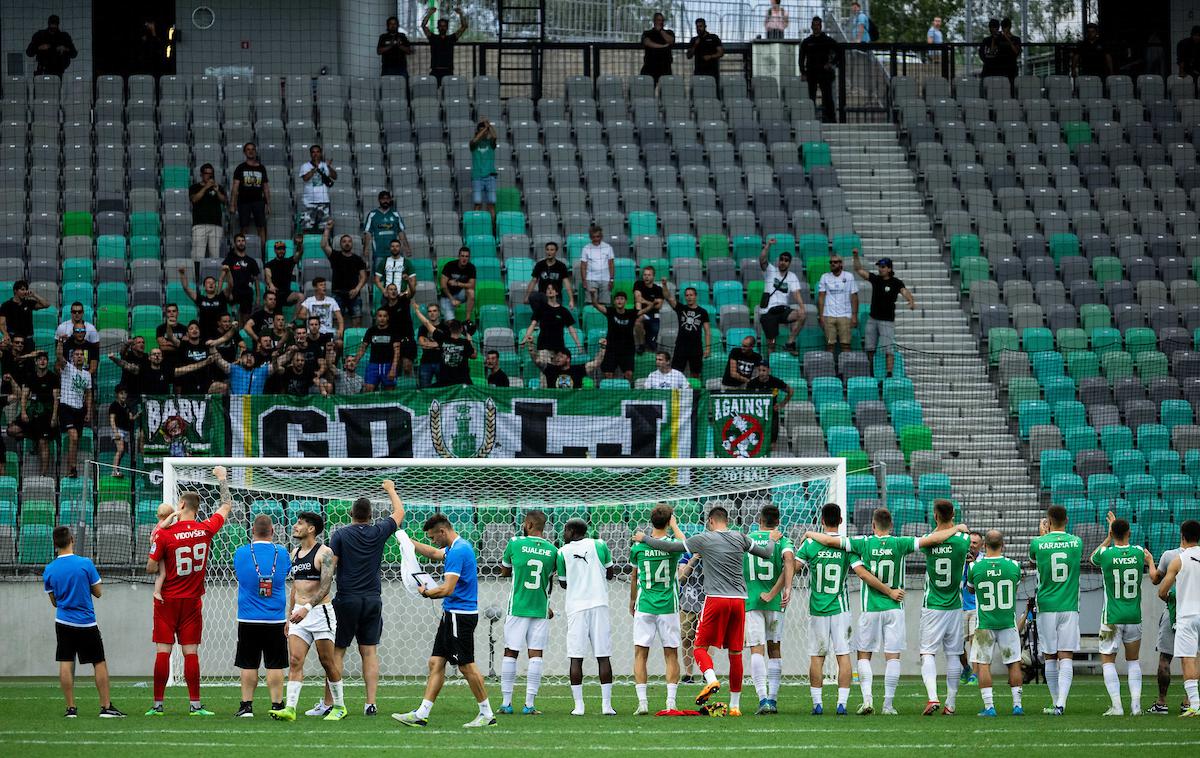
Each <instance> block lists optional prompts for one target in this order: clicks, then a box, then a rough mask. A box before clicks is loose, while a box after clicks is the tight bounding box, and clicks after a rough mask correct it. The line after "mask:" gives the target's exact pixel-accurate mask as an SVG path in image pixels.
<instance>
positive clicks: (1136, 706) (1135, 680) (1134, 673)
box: [1125, 661, 1142, 712]
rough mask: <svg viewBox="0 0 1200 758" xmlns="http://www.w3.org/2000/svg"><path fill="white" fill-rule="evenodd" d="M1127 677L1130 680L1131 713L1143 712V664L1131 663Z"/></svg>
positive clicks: (1139, 662) (1138, 662)
mask: <svg viewBox="0 0 1200 758" xmlns="http://www.w3.org/2000/svg"><path fill="white" fill-rule="evenodd" d="M1127 669H1128V670H1127V671H1126V673H1125V676H1126V677H1128V679H1129V703H1130V706H1131V707H1130V710H1131V711H1135V712H1136V711H1140V710H1142V662H1141V661H1129V663H1128V666H1127Z"/></svg>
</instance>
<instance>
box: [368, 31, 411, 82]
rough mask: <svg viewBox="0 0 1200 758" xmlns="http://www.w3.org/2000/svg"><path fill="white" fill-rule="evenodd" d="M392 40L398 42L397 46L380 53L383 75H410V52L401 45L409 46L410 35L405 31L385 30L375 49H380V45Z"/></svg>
mask: <svg viewBox="0 0 1200 758" xmlns="http://www.w3.org/2000/svg"><path fill="white" fill-rule="evenodd" d="M388 42H392V43H398V44H396V46H395V47H392V48H389V49H388V50H385V51H384V52H383V53H381V54H380V55H379V60H380V62H381V63H382V68H381V75H382V76H408V54H407V53H405V52H404V50H402V49H401V46H403V47H408V36H407V35H405V34H404V32H396V33H395V34H393V33H392V32H384V33H383V34H381V35H379V42H378V43H376V45H375V49H376V50H378V49H379V47H380V45H383V44H385V43H388Z"/></svg>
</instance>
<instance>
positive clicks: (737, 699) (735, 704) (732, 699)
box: [729, 692, 742, 708]
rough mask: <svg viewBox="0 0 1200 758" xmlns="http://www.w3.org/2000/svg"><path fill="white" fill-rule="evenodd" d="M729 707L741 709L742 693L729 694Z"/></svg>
mask: <svg viewBox="0 0 1200 758" xmlns="http://www.w3.org/2000/svg"><path fill="white" fill-rule="evenodd" d="M729 707H730V708H741V707H742V693H741V692H730V693H729Z"/></svg>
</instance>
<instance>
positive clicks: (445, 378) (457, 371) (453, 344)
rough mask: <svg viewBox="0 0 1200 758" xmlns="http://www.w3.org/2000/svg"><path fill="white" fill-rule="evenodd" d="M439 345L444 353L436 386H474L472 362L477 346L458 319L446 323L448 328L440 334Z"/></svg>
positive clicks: (440, 331)
mask: <svg viewBox="0 0 1200 758" xmlns="http://www.w3.org/2000/svg"><path fill="white" fill-rule="evenodd" d="M438 345H439V346H440V347H441V351H442V367H441V369H439V370H438V380H437V383H436V384H434V386H435V387H452V386H454V385H457V384H473V383H474V382H472V381H471V364H470V360H471V359H472V358H474V357H475V345H474V343H472V342H471V335H469V334H467V333H466V331H465V330H464V329H463V325H462V323H461V322H460V321H458V320H457V319H451V320H450V321H448V322H446V328H445V329H444V330H439V332H438Z"/></svg>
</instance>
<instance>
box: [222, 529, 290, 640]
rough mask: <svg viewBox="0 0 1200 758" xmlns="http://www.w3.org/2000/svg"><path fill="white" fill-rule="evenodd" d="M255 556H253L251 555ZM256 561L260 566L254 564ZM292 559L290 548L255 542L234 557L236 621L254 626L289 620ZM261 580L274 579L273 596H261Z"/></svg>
mask: <svg viewBox="0 0 1200 758" xmlns="http://www.w3.org/2000/svg"><path fill="white" fill-rule="evenodd" d="M251 550H253V551H254V554H253V555H251V554H250V551H251ZM256 561H257V563H258V566H257V567H256V566H255V565H254V564H255V562H256ZM272 567H274V570H272ZM291 569H292V559H291V558H290V557H289V556H288V551H287V548H285V547H284V546H283V545H276V544H275V543H273V542H252V543H250V544H249V545H242V546H241V547H239V548H238V549H237V550H236V551H234V553H233V570H234V573H236V574H237V580H238V609H237V620H238V621H248V622H250V623H252V624H279V623H282V622H283V621H286V620H287V594H288V593H287V578H288V572H289V571H291ZM260 576H270V577H271V596H270V597H263V596H262V595H260V594H258V580H259V577H260Z"/></svg>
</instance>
